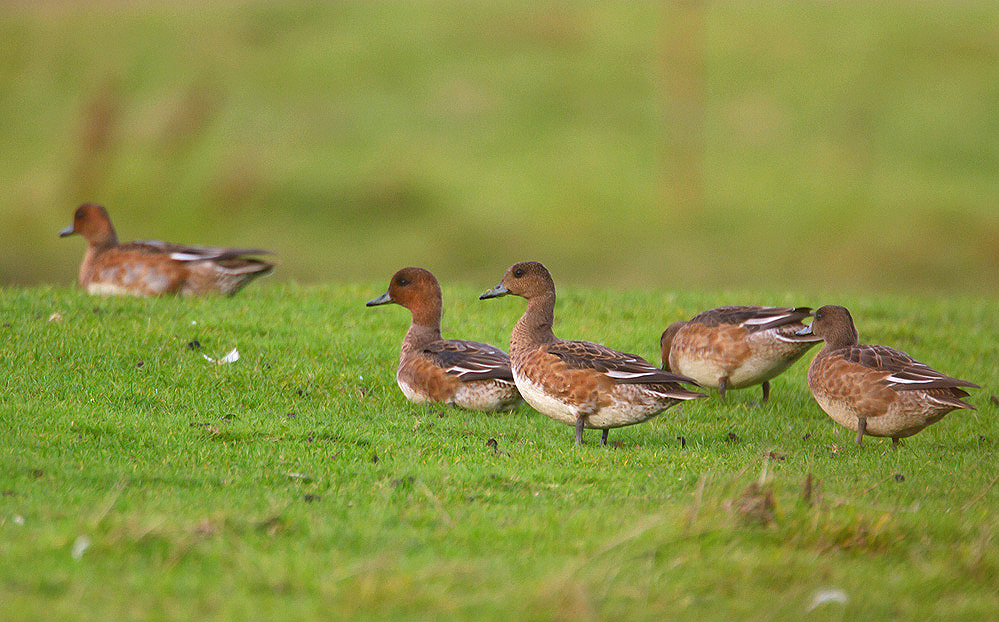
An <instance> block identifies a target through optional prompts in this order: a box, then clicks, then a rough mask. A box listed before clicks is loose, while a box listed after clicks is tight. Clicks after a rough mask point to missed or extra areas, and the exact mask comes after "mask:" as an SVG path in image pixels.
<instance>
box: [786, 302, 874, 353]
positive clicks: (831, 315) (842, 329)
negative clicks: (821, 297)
mask: <svg viewBox="0 0 999 622" xmlns="http://www.w3.org/2000/svg"><path fill="white" fill-rule="evenodd" d="M796 334H798V335H815V336H816V337H820V338H822V340H823V341H825V342H826V347H829V348H843V347H846V346H852V345H856V344H858V343H859V342H860V334H859V333H858V332H857V327H856V326H854V325H853V317H852V316H851V315H850V312H849V311H848V310H847V309H846V307H840V306H838V305H826V306H824V307H819V309H818V310H817V311H816V312H815V318H814V319H813V320H812V323H811V324H810V325H808V326H806V327H805V328H803V329H801V330H799V331H798V332H797V333H796Z"/></svg>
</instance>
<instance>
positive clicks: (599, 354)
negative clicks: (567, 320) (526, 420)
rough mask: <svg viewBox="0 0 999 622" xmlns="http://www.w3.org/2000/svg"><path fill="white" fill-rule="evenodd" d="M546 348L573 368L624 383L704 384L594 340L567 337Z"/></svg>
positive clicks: (545, 346) (546, 350)
mask: <svg viewBox="0 0 999 622" xmlns="http://www.w3.org/2000/svg"><path fill="white" fill-rule="evenodd" d="M542 349H543V350H544V351H545V352H547V353H549V354H552V355H554V356H557V357H558V358H559V359H561V361H562V362H563V363H565V365H566V366H567V367H569V368H571V369H592V370H595V371H598V372H600V373H603V374H605V375H606V376H607V377H608V378H611V379H612V380H614V382H618V383H624V384H662V383H677V382H684V383H687V384H692V385H694V386H700V385H698V384H697V382H696V381H695V380H693V379H691V378H688V377H686V376H681V375H680V374H674V373H673V372H669V371H666V370H664V369H659V368H658V367H656V366H654V365H653V364H652V363H649V362H648V361H646V360H645V359H643V358H642V357H640V356H638V355H637V354H628V353H626V352H619V351H617V350H614V349H611V348H608V347H607V346H603V345H600V344H599V343H593V342H590V341H565V340H560V341H557V342H555V343H551V344H546V345H544V346H542Z"/></svg>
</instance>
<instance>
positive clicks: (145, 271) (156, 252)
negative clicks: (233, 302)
mask: <svg viewBox="0 0 999 622" xmlns="http://www.w3.org/2000/svg"><path fill="white" fill-rule="evenodd" d="M74 233H78V234H80V235H82V236H83V237H84V239H86V240H87V252H86V253H85V254H84V255H83V263H82V264H80V275H79V282H80V286H81V287H83V288H84V289H85V290H87V291H88V292H89V293H91V294H99V295H106V296H107V295H110V296H120V295H131V296H156V295H160V294H179V295H182V296H196V295H201V294H226V295H232V294H235V293H236V292H238V291H239V290H240V289H242V288H243V287H244V286H245V285H246V284H247V283H249V282H250V281H252V280H253V279H255V278H257V277H259V276H263V275H265V274H268V273H269V272H270V271H271V270H272V269H273V268H274V264H271V263H267V262H265V261H260V260H259V259H252V258H249V257H246V255H264V254H268V251H265V250H261V249H256V248H212V247H205V246H182V245H179V244H168V243H166V242H159V241H156V240H143V241H137V242H128V243H126V244H120V243H119V242H118V235H117V234H116V233H115V230H114V226H112V225H111V218H109V217H108V213H107V210H105V209H104V208H103V207H102V206H100V205H96V204H94V203H85V204H83V205H81V206H80V207H78V208H77V209H76V213H75V214H74V215H73V224H72V225H70V226H68V227H66V228H65V229H63V230H62V231H60V232H59V237H66V236H68V235H73V234H74Z"/></svg>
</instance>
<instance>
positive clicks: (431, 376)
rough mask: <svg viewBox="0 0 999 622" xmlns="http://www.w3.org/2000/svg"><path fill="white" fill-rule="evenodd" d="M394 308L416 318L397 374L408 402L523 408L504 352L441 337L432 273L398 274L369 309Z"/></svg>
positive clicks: (440, 309)
mask: <svg viewBox="0 0 999 622" xmlns="http://www.w3.org/2000/svg"><path fill="white" fill-rule="evenodd" d="M391 303H394V304H397V305H401V306H403V307H405V308H406V309H409V312H410V314H411V315H412V318H413V320H412V324H410V326H409V330H408V331H407V332H406V337H405V338H404V339H403V341H402V350H401V352H400V353H399V367H398V368H397V370H396V382H397V383H398V385H399V388H400V389H401V390H402V393H403V395H405V396H406V398H407V399H409V400H410V401H411V402H415V403H417V404H419V403H422V402H439V403H442V404H453V405H455V406H458V407H460V408H465V409H469V410H484V411H504V410H512V409H514V408H516V407H517V405H518V404H520V393H518V392H517V386H516V385H515V384H514V382H513V375H512V373H511V371H510V357H509V356H507V354H506V352H503V351H502V350H500V349H499V348H497V347H495V346H491V345H489V344H487V343H479V342H477V341H464V340H459V339H444V338H443V337H442V336H441V316H442V314H443V301H442V296H441V288H440V284H439V283H438V282H437V278H436V277H434V275H433V274H431V273H430V272H429V271H428V270H424V269H423V268H403V269H402V270H399V271H398V272H396V273H395V274H394V275H393V276H392V280H391V281H390V282H389V288H388V291H386V292H385V293H384V294H382V295H381V296H379V297H378V298H375V299H374V300H369V301H368V302H367V306H369V307H374V306H378V305H384V304H391Z"/></svg>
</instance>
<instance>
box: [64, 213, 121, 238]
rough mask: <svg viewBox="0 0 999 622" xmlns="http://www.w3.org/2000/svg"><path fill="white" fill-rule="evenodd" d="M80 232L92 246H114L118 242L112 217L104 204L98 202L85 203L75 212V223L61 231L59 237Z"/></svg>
mask: <svg viewBox="0 0 999 622" xmlns="http://www.w3.org/2000/svg"><path fill="white" fill-rule="evenodd" d="M74 233H78V234H80V235H82V236H83V237H84V239H86V240H87V242H89V243H90V245H91V246H114V245H115V244H117V243H118V235H117V234H116V233H115V231H114V227H113V226H112V225H111V217H110V216H108V212H107V210H106V209H104V207H103V206H100V205H97V204H96V203H84V204H83V205H81V206H80V207H78V208H76V212H74V213H73V224H71V225H70V226H68V227H66V228H65V229H63V230H62V231H60V232H59V237H61V238H64V237H66V236H67V235H73V234H74Z"/></svg>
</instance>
